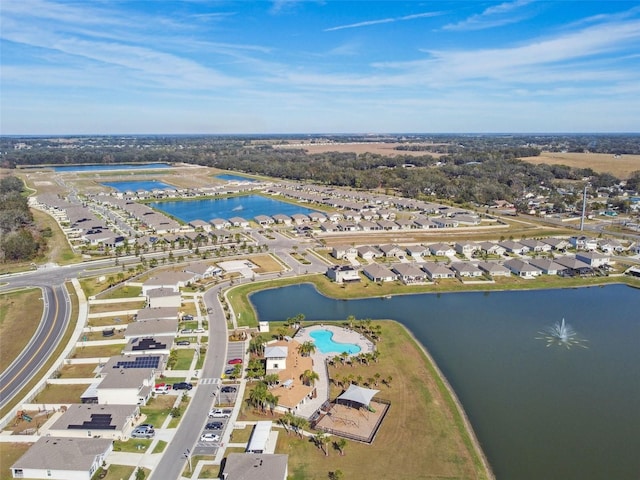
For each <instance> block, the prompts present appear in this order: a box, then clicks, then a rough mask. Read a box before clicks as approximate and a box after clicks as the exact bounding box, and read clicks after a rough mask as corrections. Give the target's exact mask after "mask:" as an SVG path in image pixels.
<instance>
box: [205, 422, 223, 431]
mask: <svg viewBox="0 0 640 480" xmlns="http://www.w3.org/2000/svg"><path fill="white" fill-rule="evenodd" d="M204 428H205V429H206V430H222V429H223V428H224V423H222V422H209V423H207V424H206V425H205V427H204Z"/></svg>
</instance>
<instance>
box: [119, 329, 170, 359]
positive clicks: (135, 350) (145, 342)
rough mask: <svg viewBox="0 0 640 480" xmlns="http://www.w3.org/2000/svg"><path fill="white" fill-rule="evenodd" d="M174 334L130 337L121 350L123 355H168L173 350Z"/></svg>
mask: <svg viewBox="0 0 640 480" xmlns="http://www.w3.org/2000/svg"><path fill="white" fill-rule="evenodd" d="M174 340H175V332H174V333H173V334H171V335H143V336H140V337H130V338H129V339H128V340H127V343H126V345H125V347H124V349H123V350H122V353H124V354H125V355H149V354H155V353H157V354H160V355H169V353H171V349H172V348H173V342H174Z"/></svg>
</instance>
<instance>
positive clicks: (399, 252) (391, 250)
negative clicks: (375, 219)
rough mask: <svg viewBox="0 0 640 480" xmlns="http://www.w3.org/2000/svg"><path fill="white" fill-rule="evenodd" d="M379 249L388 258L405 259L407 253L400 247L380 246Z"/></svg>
mask: <svg viewBox="0 0 640 480" xmlns="http://www.w3.org/2000/svg"><path fill="white" fill-rule="evenodd" d="M378 248H379V249H380V251H381V252H382V254H383V255H384V256H385V257H387V258H392V257H396V258H404V254H405V251H404V249H403V248H401V247H399V246H398V245H379V246H378Z"/></svg>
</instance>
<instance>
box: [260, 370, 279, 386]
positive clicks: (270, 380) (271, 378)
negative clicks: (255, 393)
mask: <svg viewBox="0 0 640 480" xmlns="http://www.w3.org/2000/svg"><path fill="white" fill-rule="evenodd" d="M263 380H264V382H266V384H267V386H268V387H270V386H272V385H275V384H276V383H278V382H279V381H280V377H279V376H278V374H277V373H270V374H269V375H265V376H264V379H263Z"/></svg>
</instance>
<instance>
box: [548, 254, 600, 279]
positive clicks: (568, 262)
mask: <svg viewBox="0 0 640 480" xmlns="http://www.w3.org/2000/svg"><path fill="white" fill-rule="evenodd" d="M555 261H556V262H557V263H559V264H560V265H562V266H563V267H567V269H568V273H572V274H574V275H590V274H592V273H593V269H592V268H591V266H590V265H589V264H587V263H585V262H583V261H582V260H578V259H577V258H576V257H570V256H564V257H557V258H556V259H555Z"/></svg>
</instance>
